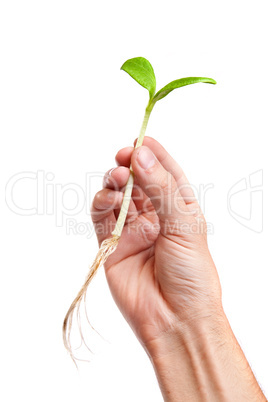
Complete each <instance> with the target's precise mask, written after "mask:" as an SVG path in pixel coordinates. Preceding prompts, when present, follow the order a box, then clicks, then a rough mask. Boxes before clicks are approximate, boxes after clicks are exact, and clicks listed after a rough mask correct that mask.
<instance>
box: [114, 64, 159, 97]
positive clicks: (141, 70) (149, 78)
mask: <svg viewBox="0 0 268 402" xmlns="http://www.w3.org/2000/svg"><path fill="white" fill-rule="evenodd" d="M121 70H124V71H125V72H126V73H128V74H129V75H130V76H131V77H132V78H134V80H136V81H137V82H138V83H139V84H140V85H141V86H143V87H144V88H146V89H148V91H149V95H150V99H152V97H153V96H154V94H155V87H156V80H155V75H154V69H153V67H152V66H151V64H150V63H149V61H148V60H146V59H145V58H144V57H134V58H133V59H129V60H127V61H126V62H125V63H124V64H123V65H122V67H121Z"/></svg>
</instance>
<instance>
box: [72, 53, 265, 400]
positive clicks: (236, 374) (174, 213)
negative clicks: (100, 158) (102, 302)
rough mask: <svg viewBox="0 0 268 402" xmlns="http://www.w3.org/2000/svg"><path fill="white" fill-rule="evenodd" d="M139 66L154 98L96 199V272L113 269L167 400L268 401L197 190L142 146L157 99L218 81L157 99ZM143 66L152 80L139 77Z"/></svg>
mask: <svg viewBox="0 0 268 402" xmlns="http://www.w3.org/2000/svg"><path fill="white" fill-rule="evenodd" d="M137 59H138V60H137ZM137 59H134V61H133V59H131V60H129V61H128V62H126V63H128V64H126V63H125V64H124V65H123V67H122V68H124V69H125V70H126V71H127V70H128V71H127V72H128V73H130V75H132V77H133V78H135V79H136V80H137V81H138V82H139V83H140V84H141V85H143V86H144V87H146V88H147V89H148V90H149V94H150V97H149V103H148V105H147V108H146V112H145V119H144V123H143V125H142V129H141V135H140V137H139V139H138V141H137V143H136V148H135V149H134V148H133V147H127V148H123V149H121V150H120V151H119V152H118V153H117V155H116V161H117V163H118V165H119V166H118V167H116V168H114V169H113V170H110V171H109V172H107V174H106V175H105V177H104V185H103V189H102V190H101V191H100V192H98V193H97V194H96V196H95V198H94V200H93V204H92V220H93V223H94V226H95V229H96V233H97V237H98V241H99V244H100V250H102V251H101V254H100V255H99V257H97V259H96V260H95V262H94V264H96V261H98V264H99V261H100V260H101V262H102V263H105V265H104V267H105V273H106V277H107V280H108V284H109V287H110V289H111V293H112V295H113V297H114V300H115V302H116V304H117V305H118V307H119V309H120V310H121V312H122V314H123V315H124V317H125V319H126V320H127V321H128V323H129V325H130V326H131V328H132V329H133V331H134V332H135V334H136V336H137V338H138V339H139V341H140V342H141V344H142V345H143V347H144V348H145V350H146V352H147V354H148V356H149V358H150V360H151V361H152V363H153V366H154V368H155V371H156V375H157V378H158V381H159V384H160V388H161V391H162V393H163V397H164V400H165V401H172V402H173V401H174V402H175V401H190V400H191V401H199V400H200V401H229V400H230V401H243V400H250V401H265V400H266V399H265V397H264V395H263V394H262V392H261V390H260V388H259V386H258V384H257V381H256V380H255V378H254V375H253V373H252V371H251V369H250V367H249V365H248V363H247V361H246V358H245V356H244V354H243V352H242V351H241V349H240V347H239V345H238V343H237V341H236V339H235V337H234V335H233V333H232V330H231V328H230V326H229V323H228V320H227V318H226V316H225V314H224V311H223V307H222V301H221V287H220V283H219V278H218V275H217V271H216V268H215V265H214V263H213V260H212V257H211V255H210V252H209V250H208V245H207V236H206V222H205V218H204V216H203V214H202V212H201V210H200V207H199V205H198V202H197V200H196V199H195V197H194V193H193V191H192V189H191V187H190V185H189V182H188V180H187V178H186V176H185V174H184V172H183V170H182V168H181V167H180V166H179V165H178V163H177V162H176V161H175V160H174V159H173V158H172V157H171V156H170V155H169V154H168V152H167V151H166V150H165V149H164V148H163V147H162V146H161V145H160V144H159V143H158V142H157V141H156V140H154V139H152V138H150V137H145V139H144V142H143V145H142V141H143V137H144V131H145V128H146V125H147V122H148V118H149V115H150V112H151V110H152V108H153V106H154V104H155V102H156V101H158V100H159V99H162V98H163V97H164V96H166V95H167V94H168V93H169V92H170V91H171V90H172V89H174V88H177V87H179V86H182V85H180V84H181V83H182V82H184V85H187V84H189V83H194V82H202V80H203V82H210V83H215V81H213V80H211V79H207V78H199V81H197V80H198V79H197V78H194V79H193V78H189V79H183V80H177V81H173V83H176V84H172V83H171V84H172V85H177V86H176V87H171V86H170V85H171V84H169V85H167V86H166V87H164V88H163V89H162V90H160V91H159V92H158V93H157V94H156V95H154V92H155V84H154V80H153V77H154V74H153V76H152V73H153V70H152V68H151V65H150V64H148V62H147V60H145V59H142V58H137ZM144 60H145V61H144ZM137 63H138V66H139V69H138V71H141V69H140V67H141V66H142V67H143V69H142V71H143V72H144V71H146V74H145V75H146V77H147V74H148V77H150V79H148V80H147V81H146V80H145V78H144V74H142V75H141V76H142V77H143V78H141V77H139V76H138V75H137V74H136V76H135V68H136V64H137ZM139 63H140V64H139ZM133 65H134V67H133ZM130 67H131V68H130ZM132 67H133V68H134V70H133V69H132ZM187 80H188V81H187ZM205 80H206V81H205ZM171 88H172V89H171ZM125 188H126V191H125V195H124V189H125ZM131 193H132V197H130V195H131ZM126 194H127V196H126ZM122 205H123V206H122ZM111 227H113V228H114V230H113V232H112V233H113V237H114V236H115V238H116V239H117V240H118V239H119V238H120V242H117V243H116V246H115V243H112V252H110V251H109V250H111V249H110V248H104V247H103V245H105V247H106V246H107V244H108V245H111V243H109V242H110V241H111V234H110V230H109V228H111ZM109 247H110V246H109ZM103 252H104V253H106V255H105V258H104V259H102V254H103ZM107 254H108V255H107ZM107 258H108V259H107ZM105 261H106V262H105ZM94 264H93V265H94ZM94 272H95V271H94ZM92 276H93V275H92V274H91V276H89V277H88V278H89V280H90V279H91V278H92ZM81 295H83V292H81V293H80V296H81ZM78 296H79V295H78ZM77 300H78V303H80V300H81V297H80V299H79V298H78V299H76V301H77ZM74 306H75V304H74ZM72 311H73V310H72Z"/></svg>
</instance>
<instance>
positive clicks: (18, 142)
mask: <svg viewBox="0 0 268 402" xmlns="http://www.w3.org/2000/svg"><path fill="white" fill-rule="evenodd" d="M266 6H267V2H266V1H260V0H256V1H254V2H252V1H251V2H249V1H245V0H243V1H233V0H232V1H230V0H226V1H224V2H215V1H202V2H201V1H188V2H183V1H165V2H157V1H146V0H143V1H140V0H136V1H135V2H127V1H117V0H114V1H107V0H106V1H99V2H96V1H94V2H93V1H80V0H77V1H68V0H65V1H59V0H53V1H52V0H46V1H38V0H35V1H28V0H25V1H13V0H9V1H7V0H6V1H2V2H1V10H0V20H1V21H0V30H1V33H0V35H1V36H0V39H1V48H0V57H1V63H0V71H1V73H0V80H1V89H0V97H1V108H0V110H1V123H0V124H1V221H0V222H1V235H2V240H1V259H2V262H1V285H0V286H1V292H0V297H1V342H0V348H1V365H2V374H1V383H2V385H1V391H0V393H1V394H3V395H1V396H2V398H1V399H2V400H4V401H5V402H9V401H18V400H27V401H28V402H32V401H38V402H42V401H48V400H49V401H94V402H95V401H110V400H111V401H113V400H116V401H117V402H120V401H124V402H125V401H128V402H130V401H137V400H139V401H144V402H145V401H161V400H162V397H161V394H160V391H159V389H158V386H157V382H156V380H155V376H154V372H153V369H152V367H151V364H150V362H149V359H148V358H147V355H146V354H145V352H144V351H143V350H142V348H141V346H140V345H139V343H138V341H137V340H136V339H135V337H134V335H133V334H132V332H131V330H130V328H129V327H128V325H127V324H126V323H125V321H124V319H123V318H122V317H121V315H120V313H119V311H118V310H117V308H116V306H115V304H114V302H113V300H112V298H111V296H110V293H109V289H108V287H107V284H106V282H105V277H104V274H103V271H102V270H101V271H100V272H99V274H98V276H97V278H96V280H95V281H94V283H93V284H92V286H91V288H90V291H89V296H88V297H89V300H88V309H89V316H90V318H91V322H92V323H93V325H94V326H95V328H96V329H97V330H98V331H99V332H100V333H101V335H102V336H103V337H104V338H105V339H106V340H105V341H104V340H102V339H101V338H97V337H94V340H93V338H92V340H91V338H90V336H89V338H88V343H89V344H90V345H92V344H93V345H94V346H93V350H94V352H95V354H94V355H93V356H91V357H90V358H91V362H90V363H81V364H80V365H79V367H80V371H79V372H77V371H76V369H75V366H74V365H73V363H72V361H71V359H70V358H69V356H68V355H67V353H66V351H65V349H64V347H63V344H62V338H61V326H62V320H63V317H64V315H65V313H66V310H67V309H68V307H69V305H70V303H71V301H72V299H73V298H74V296H75V295H76V293H77V292H78V290H79V288H80V286H81V284H82V282H83V280H84V277H85V275H86V273H87V268H88V265H89V264H90V262H91V261H92V259H93V258H94V256H95V254H96V251H97V242H96V238H95V236H94V235H92V236H89V237H90V238H88V236H87V234H83V235H82V234H76V235H75V234H74V233H69V234H68V232H67V226H66V217H63V218H64V222H63V225H62V226H61V227H57V226H56V222H58V220H57V219H59V215H60V211H61V210H62V208H61V203H62V191H63V190H64V188H65V189H66V187H64V186H65V185H67V184H69V183H76V184H77V185H79V186H80V187H81V188H82V189H83V191H84V193H86V196H87V200H86V205H87V207H88V206H89V205H90V202H91V201H92V198H93V195H94V192H95V191H97V190H98V189H100V186H101V180H99V181H97V182H94V183H93V182H92V185H91V186H90V188H86V187H85V177H86V174H87V173H88V174H89V173H90V174H94V172H100V173H102V174H103V173H104V172H105V171H106V170H108V169H110V168H111V167H113V166H114V165H115V163H114V156H115V153H116V152H117V151H118V149H120V148H121V147H124V146H127V145H131V144H132V142H133V140H134V139H135V138H136V137H137V135H138V132H139V128H140V125H141V121H142V117H143V111H144V107H145V105H146V102H147V97H148V94H147V91H146V90H145V89H144V88H142V87H140V86H139V85H138V84H136V83H135V82H134V80H132V79H131V78H130V77H129V76H128V75H127V74H126V73H124V72H122V71H120V67H121V65H122V63H123V62H124V61H125V60H127V59H128V58H132V57H136V56H143V57H146V58H147V59H149V61H150V62H151V63H152V65H153V67H154V70H155V74H156V79H157V88H158V89H160V88H161V86H163V85H165V84H166V83H168V82H169V81H171V80H174V79H177V78H181V77H186V76H208V77H212V78H214V79H216V80H217V82H218V84H217V85H216V86H213V85H205V84H198V85H192V86H189V87H186V88H182V89H180V90H177V91H174V92H173V93H172V94H170V95H169V96H168V97H167V98H165V99H164V100H161V101H160V102H159V103H158V104H157V106H156V107H155V109H154V111H153V113H152V116H151V119H150V122H149V126H148V132H147V134H148V135H151V136H153V137H154V138H156V139H157V140H159V141H160V142H161V143H162V144H163V145H164V146H165V147H166V149H167V150H168V151H169V152H170V153H171V154H172V156H173V157H174V158H176V159H177V160H178V161H179V163H180V164H181V165H182V166H183V168H184V170H185V172H186V174H187V176H188V178H189V180H190V181H191V183H193V185H195V187H196V188H197V189H198V186H200V185H213V187H211V188H210V190H209V191H208V192H207V193H206V197H205V214H206V218H207V220H208V222H209V223H210V224H211V226H212V228H213V233H212V234H210V235H209V244H210V250H211V253H212V255H213V257H214V260H215V263H216V265H217V267H218V271H219V275H220V279H221V283H222V288H223V299H224V306H225V310H226V314H227V316H228V318H229V320H230V322H231V325H232V328H233V330H234V332H235V334H236V336H237V338H238V340H239V342H240V344H241V346H242V348H243V350H244V352H245V354H246V356H247V358H248V360H249V362H250V364H251V366H252V368H253V371H254V373H255V375H256V377H257V379H258V381H259V383H260V384H261V386H262V388H263V390H264V391H265V392H266V395H267V394H268V345H267V339H268V325H267V316H268V314H267V311H268V292H267V283H268V273H267V272H268V269H267V268H268V267H267V260H268V259H267V223H268V222H267V209H266V204H267V202H266V199H267V181H266V177H267V168H268V166H267V165H268V162H267V141H266V138H267V134H268V132H267V126H268V123H267V93H268V85H267V68H268V63H267V38H268V35H267V34H268V28H267V13H266ZM259 170H261V172H263V185H262V186H261V172H260V173H259V174H257V175H256V177H257V182H256V184H257V185H258V184H260V186H259V187H258V188H257V189H258V190H259V192H258V193H254V194H255V195H254V197H252V204H251V208H252V219H251V220H250V219H249V218H250V199H251V198H250V192H247V191H243V192H241V193H240V194H238V195H237V196H236V195H235V196H233V198H232V208H233V210H234V211H235V214H240V215H241V216H242V218H241V219H242V220H241V219H240V218H237V215H235V216H236V218H237V219H238V220H239V219H240V222H239V221H238V220H237V219H235V217H234V216H231V214H230V212H229V211H228V192H229V190H230V189H231V188H232V186H233V185H234V184H235V183H237V182H239V181H240V180H243V179H246V180H248V178H249V175H250V174H252V173H254V172H256V171H259ZM37 171H40V172H41V174H42V172H44V174H45V175H46V174H47V173H51V174H50V175H49V176H48V179H50V181H49V180H45V183H44V184H45V188H48V189H49V190H48V191H47V193H45V196H46V198H47V201H46V204H45V206H44V211H43V212H42V210H41V211H39V215H37V214H34V215H32V216H23V215H19V214H16V213H14V212H13V211H11V209H10V206H9V207H8V206H7V205H6V203H5V199H4V188H5V185H6V184H7V183H8V182H9V180H10V178H11V177H12V176H13V175H15V174H17V173H20V172H32V174H36V172H37ZM45 177H46V176H45ZM256 177H255V179H256ZM51 179H52V180H51ZM258 180H259V182H258ZM35 184H36V183H35V180H29V179H28V180H22V181H20V182H19V183H18V184H17V185H16V186H15V187H14V193H13V196H14V200H15V202H16V203H17V204H18V205H19V206H20V207H21V208H32V207H35V204H36V186H35ZM48 184H50V187H49V186H47V185H48ZM242 184H243V182H242ZM255 189H256V188H255ZM53 192H54V195H53ZM262 193H263V200H264V204H263V214H262V203H261V195H262ZM255 196H256V197H255ZM63 201H64V203H65V207H66V208H71V207H72V206H75V203H76V198H75V194H74V192H71V191H69V192H67V191H66V192H65V194H64V195H63ZM56 203H57V212H56V211H55V209H56V208H54V212H53V210H51V208H52V205H54V207H55V204H56ZM40 208H41V207H40ZM41 209H42V208H41ZM245 217H246V218H248V221H246V220H245V219H246V218H245ZM67 218H70V217H67ZM71 218H73V219H75V222H77V223H81V222H82V224H84V225H85V224H86V223H90V217H89V214H88V211H87V209H86V208H82V209H81V211H80V212H79V213H78V214H76V215H75V216H73V217H71ZM242 221H243V222H246V226H248V227H246V226H244V225H242V224H241V222H242ZM262 223H263V229H261V226H262ZM82 228H83V225H80V229H82Z"/></svg>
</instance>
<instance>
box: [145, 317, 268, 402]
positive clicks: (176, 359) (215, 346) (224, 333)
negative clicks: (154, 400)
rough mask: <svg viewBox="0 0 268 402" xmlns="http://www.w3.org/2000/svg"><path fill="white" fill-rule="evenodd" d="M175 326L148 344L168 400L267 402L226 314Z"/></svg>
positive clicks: (170, 401)
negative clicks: (169, 331) (214, 318)
mask: <svg viewBox="0 0 268 402" xmlns="http://www.w3.org/2000/svg"><path fill="white" fill-rule="evenodd" d="M177 327H178V328H177V329H176V330H175V331H171V333H170V334H165V335H163V336H162V337H161V339H158V340H155V341H153V342H151V343H150V345H147V346H148V347H147V352H148V354H149V356H150V358H151V360H152V363H153V366H154V369H155V372H156V375H157V379H158V382H159V385H160V388H161V391H162V394H163V397H164V400H165V401H166V402H175V401H176V402H179V401H185V402H187V401H213V402H215V401H232V402H234V401H239V402H240V401H241V402H243V401H251V402H254V401H256V402H257V401H266V398H265V396H264V395H263V393H262V391H261V389H260V387H259V385H258V383H257V381H256V379H255V377H254V375H253V373H252V371H251V369H250V366H249V364H248V362H247V360H246V358H245V356H244V354H243V352H242V350H241V348H240V346H239V345H238V342H237V341H236V339H235V337H234V335H233V333H232V330H231V328H230V326H229V323H228V321H227V319H226V317H225V315H224V314H223V313H222V314H221V315H220V316H219V317H218V318H217V322H215V321H214V322H212V321H211V319H210V318H208V319H203V320H200V321H198V320H193V321H192V322H188V323H187V324H185V323H184V324H181V323H180V324H179V323H178V326H177Z"/></svg>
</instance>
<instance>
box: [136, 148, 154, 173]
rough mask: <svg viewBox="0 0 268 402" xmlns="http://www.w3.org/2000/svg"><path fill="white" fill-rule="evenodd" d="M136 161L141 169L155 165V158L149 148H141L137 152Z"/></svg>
mask: <svg viewBox="0 0 268 402" xmlns="http://www.w3.org/2000/svg"><path fill="white" fill-rule="evenodd" d="M137 161H138V163H139V165H140V166H141V167H142V168H143V169H149V168H151V167H152V166H153V165H154V164H155V162H156V158H155V156H154V154H153V153H152V151H151V150H150V149H149V148H147V147H141V148H140V149H139V151H138V156H137Z"/></svg>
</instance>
